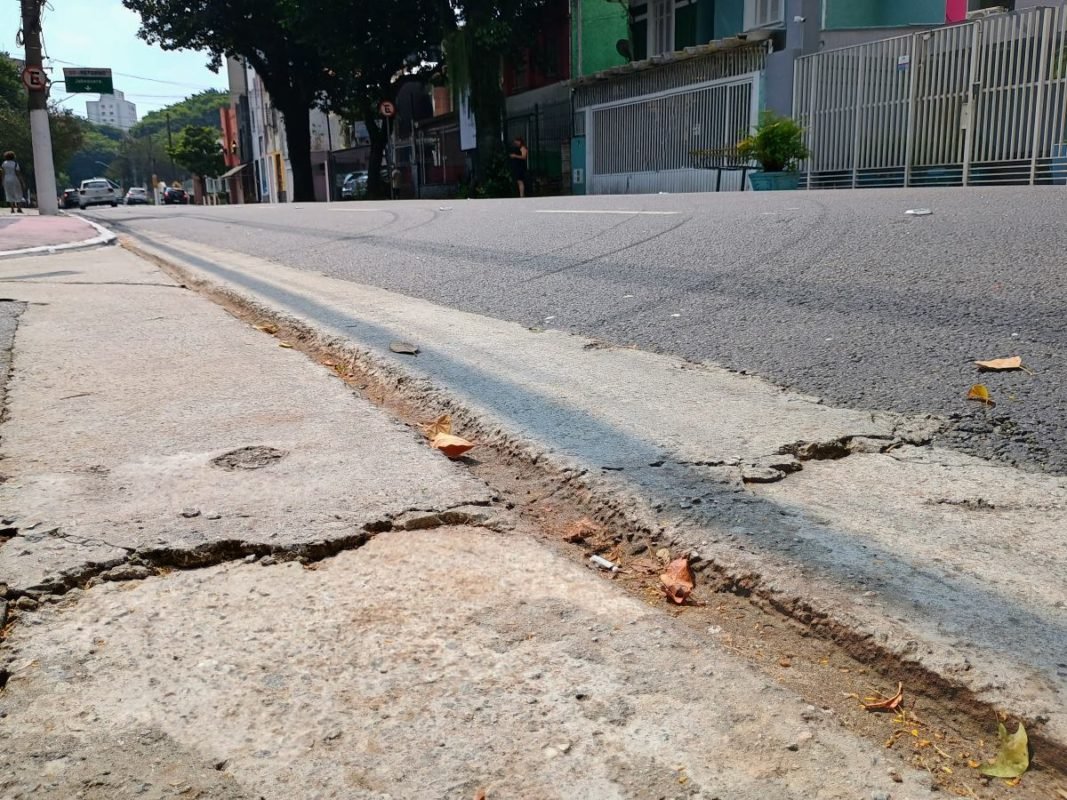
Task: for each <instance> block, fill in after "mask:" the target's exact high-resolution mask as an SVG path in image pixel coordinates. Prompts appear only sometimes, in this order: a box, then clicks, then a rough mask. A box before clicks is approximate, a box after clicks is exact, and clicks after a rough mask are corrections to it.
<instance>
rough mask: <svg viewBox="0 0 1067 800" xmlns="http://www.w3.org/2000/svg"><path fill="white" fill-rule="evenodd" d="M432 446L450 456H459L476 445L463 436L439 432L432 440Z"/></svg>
mask: <svg viewBox="0 0 1067 800" xmlns="http://www.w3.org/2000/svg"><path fill="white" fill-rule="evenodd" d="M430 447H433V448H435V449H437V450H440V451H441V452H442V453H444V454H445V455H446V456H448V457H449V458H459V457H460V456H461V455H463V454H464V453H466V452H467V451H468V450H470V449H471V448H473V447H474V442H468V441H467V440H466V439H464V438H463V437H461V436H453V435H452V434H450V433H439V434H437V435H436V436H434V437H433V439H432V440H431V441H430Z"/></svg>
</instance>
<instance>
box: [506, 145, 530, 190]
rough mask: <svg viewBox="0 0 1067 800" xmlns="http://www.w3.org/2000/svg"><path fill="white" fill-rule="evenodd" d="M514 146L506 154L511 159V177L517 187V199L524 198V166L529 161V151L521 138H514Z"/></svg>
mask: <svg viewBox="0 0 1067 800" xmlns="http://www.w3.org/2000/svg"><path fill="white" fill-rule="evenodd" d="M513 144H514V146H513V147H512V149H511V152H510V153H509V154H508V155H509V156H510V157H511V177H512V179H513V180H514V181H515V184H516V185H517V186H518V187H519V197H526V165H527V163H529V160H530V151H529V150H527V149H526V142H525V141H523V138H522V137H521V136H516V137H515V140H514V143H513Z"/></svg>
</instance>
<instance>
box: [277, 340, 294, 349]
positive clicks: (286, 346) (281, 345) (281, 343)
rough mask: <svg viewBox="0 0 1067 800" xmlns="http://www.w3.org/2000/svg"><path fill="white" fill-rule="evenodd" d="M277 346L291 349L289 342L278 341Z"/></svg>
mask: <svg viewBox="0 0 1067 800" xmlns="http://www.w3.org/2000/svg"><path fill="white" fill-rule="evenodd" d="M278 347H284V348H286V349H288V350H292V349H293V346H292V345H291V344H289V342H279V343H278Z"/></svg>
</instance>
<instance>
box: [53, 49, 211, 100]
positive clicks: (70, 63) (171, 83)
mask: <svg viewBox="0 0 1067 800" xmlns="http://www.w3.org/2000/svg"><path fill="white" fill-rule="evenodd" d="M50 60H51V61H54V62H56V63H57V64H66V65H67V66H68V67H84V66H85V64H75V63H74V62H73V61H64V60H63V59H61V58H52V59H50ZM112 74H113V75H119V76H121V77H123V78H133V79H134V80H138V81H149V82H151V83H165V84H167V85H169V86H181V87H183V88H186V89H198V90H200V91H202V92H210V91H222V90H221V89H219V88H218V87H216V86H199V85H197V84H195V83H181V82H179V81H165V80H163V79H162V78H147V77H145V76H144V75H133V74H131V73H129V72H112ZM143 96H145V97H147V95H143Z"/></svg>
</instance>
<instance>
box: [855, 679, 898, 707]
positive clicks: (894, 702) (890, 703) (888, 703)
mask: <svg viewBox="0 0 1067 800" xmlns="http://www.w3.org/2000/svg"><path fill="white" fill-rule="evenodd" d="M903 702H904V684H903V683H898V684H897V693H896V694H895V695H893V696H892V697H889V698H885V699H883V700H878V699H876V698H873V697H872V698H868V700H867V701H865V702H864V703H863V707H864V708H865V709H867V710H868V711H896V710H897V709H898V708H899V707H900V704H901V703H903Z"/></svg>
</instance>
